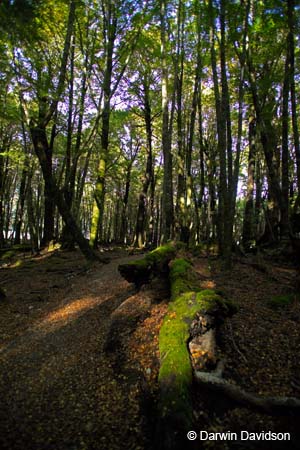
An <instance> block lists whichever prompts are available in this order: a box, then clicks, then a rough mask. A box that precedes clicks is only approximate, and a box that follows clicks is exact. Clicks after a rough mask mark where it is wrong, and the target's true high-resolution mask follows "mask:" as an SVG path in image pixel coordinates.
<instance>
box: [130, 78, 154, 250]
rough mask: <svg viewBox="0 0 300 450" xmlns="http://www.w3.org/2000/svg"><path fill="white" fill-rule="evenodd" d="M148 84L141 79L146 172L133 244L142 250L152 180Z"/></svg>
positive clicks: (144, 242) (144, 241)
mask: <svg viewBox="0 0 300 450" xmlns="http://www.w3.org/2000/svg"><path fill="white" fill-rule="evenodd" d="M149 91H150V88H149V83H148V81H147V79H146V76H145V77H144V79H143V102H144V121H145V127H146V135H147V162H146V171H145V175H144V179H143V185H142V191H141V192H140V195H139V203H138V212H137V219H136V229H135V238H134V243H135V245H136V246H137V247H139V248H142V247H144V246H145V245H146V243H147V239H146V233H145V225H146V211H147V194H148V190H149V186H150V185H151V183H152V180H153V155H152V117H151V105H150V97H149Z"/></svg>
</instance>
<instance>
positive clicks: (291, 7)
mask: <svg viewBox="0 0 300 450" xmlns="http://www.w3.org/2000/svg"><path fill="white" fill-rule="evenodd" d="M287 8H288V10H287V17H288V27H289V34H288V46H289V62H290V91H291V110H292V126H293V137H294V148H295V156H296V173H297V188H298V197H297V200H296V202H295V208H294V212H295V213H297V212H298V209H299V210H300V140H299V128H298V115H297V100H296V88H295V1H294V0H287Z"/></svg>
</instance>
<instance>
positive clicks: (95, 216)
mask: <svg viewBox="0 0 300 450" xmlns="http://www.w3.org/2000/svg"><path fill="white" fill-rule="evenodd" d="M105 14H106V15H107V17H106V25H107V28H106V30H104V33H107V36H108V37H107V43H106V66H105V72H104V80H103V94H104V106H103V111H102V127H101V149H100V160H99V166H98V175H97V182H96V186H95V192H94V197H95V199H94V205H93V213H92V224H91V234H90V246H91V247H93V248H96V247H97V241H98V233H99V229H100V228H101V226H102V220H103V215H102V214H101V211H102V210H103V203H104V193H105V178H106V170H107V159H108V146H109V126H110V112H111V106H110V100H111V92H112V86H111V81H112V70H113V53H114V46H115V39H116V30H117V16H116V11H115V7H114V5H113V3H112V2H109V4H108V10H107V11H106V13H105Z"/></svg>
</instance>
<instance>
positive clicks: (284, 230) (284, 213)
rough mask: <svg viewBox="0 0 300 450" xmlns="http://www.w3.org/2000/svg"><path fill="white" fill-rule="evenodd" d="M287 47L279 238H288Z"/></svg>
mask: <svg viewBox="0 0 300 450" xmlns="http://www.w3.org/2000/svg"><path fill="white" fill-rule="evenodd" d="M289 59H290V58H289V45H287V55H286V61H285V71H284V82H283V90H282V152H281V188H282V210H281V218H280V233H281V238H286V237H288V236H289V90H290V89H289V88H290V64H289Z"/></svg>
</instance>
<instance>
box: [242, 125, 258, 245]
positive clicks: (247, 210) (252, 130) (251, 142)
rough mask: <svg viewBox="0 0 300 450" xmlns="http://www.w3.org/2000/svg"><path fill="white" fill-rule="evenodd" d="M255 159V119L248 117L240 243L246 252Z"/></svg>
mask: <svg viewBox="0 0 300 450" xmlns="http://www.w3.org/2000/svg"><path fill="white" fill-rule="evenodd" d="M255 159H256V130H255V119H254V117H250V122H249V156H248V179H247V195H246V204H245V212H244V222H243V236H242V243H243V247H244V249H245V250H246V251H248V250H250V248H251V243H252V240H253V238H254V219H255V215H254V203H253V197H254V195H253V194H254V179H255Z"/></svg>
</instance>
